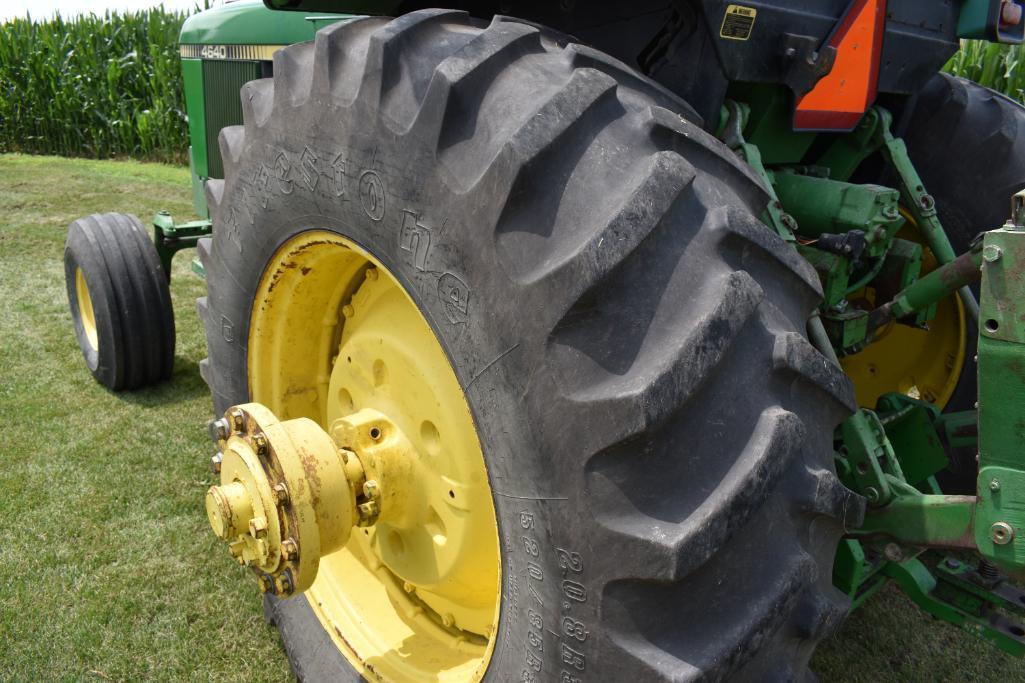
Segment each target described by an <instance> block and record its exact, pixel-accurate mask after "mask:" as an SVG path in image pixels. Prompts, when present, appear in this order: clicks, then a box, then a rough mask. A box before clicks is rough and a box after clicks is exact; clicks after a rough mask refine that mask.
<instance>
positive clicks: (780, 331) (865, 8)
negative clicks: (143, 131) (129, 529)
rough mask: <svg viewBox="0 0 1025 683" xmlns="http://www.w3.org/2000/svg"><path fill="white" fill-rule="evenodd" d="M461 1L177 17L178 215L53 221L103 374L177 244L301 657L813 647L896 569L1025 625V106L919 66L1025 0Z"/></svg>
mask: <svg viewBox="0 0 1025 683" xmlns="http://www.w3.org/2000/svg"><path fill="white" fill-rule="evenodd" d="M453 2H455V4H456V5H457V7H456V8H454V9H429V8H427V7H426V6H425V5H424V3H421V2H419V1H417V0H408V1H399V0H364V1H359V0H309V1H305V0H267V2H266V3H265V4H260V3H257V2H238V3H234V4H231V5H227V6H225V7H223V8H220V9H215V10H211V11H208V12H203V13H200V14H198V15H196V16H194V17H192V18H191V19H189V21H188V22H186V24H185V27H184V28H183V30H182V35H181V56H182V67H183V70H184V76H185V88H186V95H187V102H188V115H189V126H190V132H191V139H192V168H193V179H194V187H195V190H196V194H195V203H196V211H197V213H198V214H199V216H200V217H201V220H198V221H193V222H188V223H177V222H175V221H174V220H173V218H172V217H171V216H168V215H166V214H160V215H158V216H157V217H156V218H155V219H154V221H153V228H152V235H153V239H150V238H148V237H147V235H146V233H147V229H146V228H144V227H143V225H142V223H141V222H140V221H139V220H138V219H136V218H134V217H130V216H122V215H114V214H106V215H98V216H91V217H89V218H83V219H81V220H79V221H76V222H75V223H73V224H72V225H71V228H70V234H69V237H68V247H67V252H66V263H67V280H68V292H69V298H70V302H71V308H72V313H73V316H74V319H75V329H76V333H77V335H78V339H79V342H80V344H81V346H82V350H83V353H84V355H85V358H86V361H87V364H88V365H89V368H90V369H91V370H92V372H93V374H94V375H95V376H96V378H97V379H98V380H99V381H100V383H102V384H103V385H105V386H107V387H109V388H110V389H113V390H120V389H132V388H137V387H141V386H144V385H146V384H149V383H152V382H156V381H159V380H161V379H166V378H167V377H168V374H169V370H170V367H171V362H172V359H173V347H174V328H173V322H172V316H171V309H170V297H169V293H168V287H167V281H168V276H169V273H170V270H169V263H170V259H171V256H172V255H173V253H174V252H175V251H177V250H179V249H181V248H184V247H192V246H195V247H196V250H197V252H198V259H197V261H196V262H195V269H196V270H197V272H198V273H199V274H201V275H203V276H204V277H205V278H206V283H207V291H208V294H207V296H205V297H203V298H201V299H200V300H199V301H198V311H199V316H200V318H201V319H202V323H203V326H204V329H205V331H206V337H207V344H208V349H209V357H208V358H207V359H206V360H204V361H203V362H202V364H201V369H202V374H203V377H204V378H205V379H206V381H207V383H208V384H209V386H210V390H211V392H212V394H213V401H214V406H215V411H216V414H217V415H218V417H217V419H215V420H213V421H212V422H211V423H210V432H211V437H212V439H213V441H214V442H215V444H216V447H215V453H216V454H215V455H214V457H213V460H212V463H213V468H214V471H215V473H217V474H218V475H219V483H218V484H217V485H216V486H213V487H212V488H211V489H210V490H209V492H208V493H207V496H206V510H207V514H208V516H209V520H210V523H211V525H212V527H213V530H214V532H215V533H216V534H217V536H219V537H220V538H221V539H223V540H224V541H225V543H226V545H227V550H228V552H229V553H230V555H231V557H233V558H235V559H236V560H237V561H238V562H239V563H240V564H242V565H245V566H246V567H248V568H249V569H250V570H251V571H252V574H253V577H254V578H255V583H256V584H257V585H258V586H259V589H260V591H262V592H263V594H264V607H265V613H266V615H267V616H268V618H269V619H270V620H271V621H272V622H273V623H275V624H276V625H277V626H278V628H279V629H280V631H281V636H282V640H283V642H284V646H285V649H286V650H287V653H288V657H289V658H290V660H291V663H292V666H293V669H294V671H295V672H296V674H297V675H298V676H299V677H300V678H305V679H308V680H344V679H350V678H355V677H359V676H362V677H363V678H366V679H368V680H384V681H399V682H403V683H406V682H411V681H479V680H488V681H524V682H528V681H558V682H559V683H577V682H581V681H622V680H629V681H649V680H650V681H682V680H690V679H698V678H708V679H714V680H719V679H737V680H789V679H801V678H803V677H804V676H805V675H806V673H807V664H808V660H809V658H810V657H811V654H812V651H813V649H814V647H815V644H816V643H817V642H818V641H819V640H820V639H822V638H823V637H824V636H826V635H828V634H830V633H831V632H833V631H834V630H835V628H836V627H837V625H838V624H839V623H840V621H841V620H842V619H843V618H844V616H845V615H846V614H847V613H848V612H849V611H850V610H851V609H852V607H854V606H857V605H858V604H860V603H862V602H863V601H865V600H866V599H867V598H868V597H869V596H871V595H872V594H873V593H874V592H875V591H876V590H878V589H879V587H880V586H882V585H883V584H885V583H886V582H888V581H893V582H896V584H898V585H899V586H900V587H901V588H902V589H903V590H904V591H905V592H906V593H907V594H908V595H909V596H910V597H911V598H912V599H913V600H914V601H915V602H916V603H917V604H918V605H920V606H921V607H922V608H923V609H925V610H927V611H928V612H929V613H931V614H933V615H935V616H936V617H939V618H941V619H944V620H946V621H949V622H951V623H954V624H957V625H960V626H962V627H963V628H964V630H965V631H966V633H968V634H973V635H975V636H979V637H981V638H984V639H986V640H988V641H990V642H992V643H993V644H995V645H996V646H998V647H1000V648H1002V649H1003V650H1006V651H1007V652H1010V653H1013V654H1017V655H1021V654H1023V653H1025V626H1023V625H1022V623H1021V621H1020V619H1021V617H1023V616H1025V612H1023V610H1025V592H1023V591H1022V590H1020V589H1019V588H1018V587H1017V585H1016V584H1015V583H1013V582H1012V581H1011V580H1010V578H1019V579H1021V578H1025V452H1023V439H1025V194H1019V192H1020V191H1021V190H1022V188H1025V110H1023V109H1022V108H1021V107H1019V106H1018V105H1017V104H1015V103H1013V102H1012V101H1010V100H1008V99H1005V98H1004V97H1002V96H1000V95H998V94H996V93H993V92H991V91H989V90H986V89H984V88H982V87H979V86H977V85H974V84H971V83H969V82H966V81H964V80H960V79H957V78H952V77H949V76H947V75H944V74H941V73H939V72H940V70H941V68H942V66H943V64H944V63H945V62H946V61H947V60H948V59H949V58H950V57H951V55H953V54H954V52H955V51H956V50H957V49H958V46H959V41H960V40H962V39H984V40H989V41H992V42H1011V43H1014V42H1021V41H1022V38H1023V35H1025V20H1023V0H963V1H954V2H951V1H949V0H947V1H943V2H940V1H938V0H937V1H928V0H917V1H913V0H889V2H887V0H808V1H805V2H785V1H783V0H757V1H751V2H739V3H732V2H723V1H719V0H635V1H634V2H632V3H621V2H612V1H606V0H595V1H591V2H579V1H575V0H562V1H561V2H542V1H534V0H503V1H501V2H497V1H491V2H486V1H483V0H480V1H474V0H462V1H458V0H453ZM338 12H340V13H342V14H332V13H338ZM389 17H394V18H389ZM512 17H517V18H512ZM226 576H227V575H226ZM1009 577H1010V578H1009Z"/></svg>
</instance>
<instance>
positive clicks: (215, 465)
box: [210, 451, 224, 474]
mask: <svg viewBox="0 0 1025 683" xmlns="http://www.w3.org/2000/svg"><path fill="white" fill-rule="evenodd" d="M223 461H224V453H221V452H220V451H217V453H215V454H214V457H212V458H210V471H211V472H213V473H214V474H220V473H221V463H222V462H223Z"/></svg>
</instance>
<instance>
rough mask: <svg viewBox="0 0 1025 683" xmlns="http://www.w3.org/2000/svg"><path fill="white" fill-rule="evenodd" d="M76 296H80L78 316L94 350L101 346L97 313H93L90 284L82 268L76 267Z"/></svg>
mask: <svg viewBox="0 0 1025 683" xmlns="http://www.w3.org/2000/svg"><path fill="white" fill-rule="evenodd" d="M75 296H76V297H77V298H78V317H79V319H80V320H81V321H82V329H83V330H84V331H85V338H86V340H87V341H88V342H89V346H91V347H92V348H93V349H94V350H95V349H98V348H99V341H98V340H99V336H98V335H97V333H96V314H95V313H93V298H92V296H90V294H89V285H87V284H86V282H85V275H84V274H83V273H82V269H81V268H75Z"/></svg>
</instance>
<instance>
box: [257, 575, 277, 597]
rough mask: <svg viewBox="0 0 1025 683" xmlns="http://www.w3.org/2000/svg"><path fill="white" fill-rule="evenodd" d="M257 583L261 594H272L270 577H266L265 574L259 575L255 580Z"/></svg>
mask: <svg viewBox="0 0 1025 683" xmlns="http://www.w3.org/2000/svg"><path fill="white" fill-rule="evenodd" d="M257 581H258V582H259V584H260V592H261V593H273V592H274V582H272V581H271V580H270V577H269V576H267V575H266V574H261V575H260V577H259V578H258V579H257Z"/></svg>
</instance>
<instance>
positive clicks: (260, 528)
mask: <svg viewBox="0 0 1025 683" xmlns="http://www.w3.org/2000/svg"><path fill="white" fill-rule="evenodd" d="M249 533H250V535H251V536H252V537H253V538H257V537H258V536H263V535H264V534H265V533H267V520H266V519H265V518H263V517H253V518H252V519H251V520H249Z"/></svg>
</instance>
